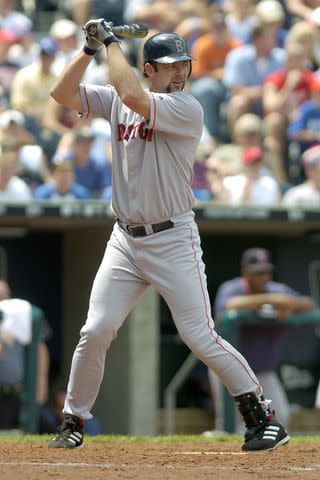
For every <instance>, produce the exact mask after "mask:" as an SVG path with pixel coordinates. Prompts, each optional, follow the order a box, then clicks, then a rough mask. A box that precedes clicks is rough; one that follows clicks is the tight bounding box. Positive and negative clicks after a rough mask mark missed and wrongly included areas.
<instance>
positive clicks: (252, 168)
mask: <svg viewBox="0 0 320 480" xmlns="http://www.w3.org/2000/svg"><path fill="white" fill-rule="evenodd" d="M242 161H243V173H240V174H238V175H231V176H227V177H225V178H224V179H223V187H224V189H225V192H226V203H228V204H230V205H264V206H267V205H268V206H272V205H279V203H280V199H281V191H280V187H279V184H278V182H277V181H276V180H275V179H274V178H273V177H272V175H271V173H270V172H268V171H266V169H265V166H264V151H263V149H262V148H260V147H249V148H247V149H246V150H244V152H243V155H242Z"/></svg>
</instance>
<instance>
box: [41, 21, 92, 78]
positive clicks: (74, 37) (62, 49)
mask: <svg viewBox="0 0 320 480" xmlns="http://www.w3.org/2000/svg"><path fill="white" fill-rule="evenodd" d="M78 33H79V27H78V25H77V24H76V23H75V22H74V21H73V20H69V19H67V18H60V19H58V20H56V21H55V22H54V23H53V24H52V25H51V27H50V30H49V35H50V37H53V38H54V39H55V40H56V42H57V45H58V51H57V53H56V56H55V59H54V62H53V64H52V66H51V69H52V73H53V74H54V75H60V73H61V72H62V70H63V69H64V67H65V66H66V65H67V63H68V62H69V61H70V60H71V58H73V57H74V56H75V55H76V54H77V53H78V51H79V50H80V48H81V47H79V43H78ZM96 66H97V62H96V61H95V59H93V60H92V62H91V63H90V65H89V66H88V69H87V70H86V74H85V75H84V80H85V79H86V75H87V74H88V73H90V72H91V71H93V70H94V69H95V68H96Z"/></svg>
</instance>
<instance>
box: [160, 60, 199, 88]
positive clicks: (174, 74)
mask: <svg viewBox="0 0 320 480" xmlns="http://www.w3.org/2000/svg"><path fill="white" fill-rule="evenodd" d="M189 72H190V61H189V60H186V61H181V62H174V63H158V71H157V72H155V74H154V76H153V77H152V80H151V83H152V88H153V90H154V91H155V92H160V93H161V92H167V93H170V92H181V91H182V90H183V89H184V86H185V83H186V81H187V79H188V75H189Z"/></svg>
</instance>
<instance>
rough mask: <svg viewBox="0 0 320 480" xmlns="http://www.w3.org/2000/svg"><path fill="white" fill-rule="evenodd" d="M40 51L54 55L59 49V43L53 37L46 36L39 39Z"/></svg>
mask: <svg viewBox="0 0 320 480" xmlns="http://www.w3.org/2000/svg"><path fill="white" fill-rule="evenodd" d="M39 48H40V52H42V53H46V54H47V55H54V54H55V53H56V52H57V50H58V44H57V42H56V41H55V39H54V38H52V37H44V38H41V40H40V41H39Z"/></svg>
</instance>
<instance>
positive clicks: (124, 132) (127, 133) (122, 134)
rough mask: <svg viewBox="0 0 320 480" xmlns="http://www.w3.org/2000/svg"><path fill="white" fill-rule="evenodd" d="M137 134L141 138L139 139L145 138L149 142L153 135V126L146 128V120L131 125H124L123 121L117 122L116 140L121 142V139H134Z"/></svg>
mask: <svg viewBox="0 0 320 480" xmlns="http://www.w3.org/2000/svg"><path fill="white" fill-rule="evenodd" d="M137 135H138V136H139V137H140V138H141V140H147V142H151V140H152V136H153V128H147V127H146V122H141V123H136V124H131V125H128V126H126V125H124V124H123V123H119V124H118V142H122V141H123V140H129V139H132V140H134V139H135V138H136V137H137Z"/></svg>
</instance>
